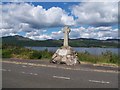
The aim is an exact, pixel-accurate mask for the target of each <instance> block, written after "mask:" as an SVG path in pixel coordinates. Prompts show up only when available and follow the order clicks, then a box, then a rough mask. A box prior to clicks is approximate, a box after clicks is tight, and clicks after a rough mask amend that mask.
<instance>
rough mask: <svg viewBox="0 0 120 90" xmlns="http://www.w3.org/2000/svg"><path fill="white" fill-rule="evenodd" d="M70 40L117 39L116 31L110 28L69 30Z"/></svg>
mask: <svg viewBox="0 0 120 90" xmlns="http://www.w3.org/2000/svg"><path fill="white" fill-rule="evenodd" d="M70 38H73V39H75V38H94V39H100V40H106V39H116V38H118V29H113V28H112V27H103V26H102V27H88V28H84V27H80V28H73V29H71V33H70Z"/></svg>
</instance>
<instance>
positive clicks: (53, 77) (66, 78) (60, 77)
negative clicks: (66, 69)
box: [53, 76, 70, 80]
mask: <svg viewBox="0 0 120 90" xmlns="http://www.w3.org/2000/svg"><path fill="white" fill-rule="evenodd" d="M53 78H60V79H67V80H70V78H69V77H62V76H53Z"/></svg>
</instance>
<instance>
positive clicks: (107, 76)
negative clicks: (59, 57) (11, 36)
mask: <svg viewBox="0 0 120 90" xmlns="http://www.w3.org/2000/svg"><path fill="white" fill-rule="evenodd" d="M0 70H1V71H2V87H3V88H118V71H117V68H114V67H100V66H99V67H98V66H92V65H82V64H81V65H77V66H66V65H55V64H49V63H48V62H44V61H38V60H14V59H7V60H3V61H2V68H1V69H0Z"/></svg>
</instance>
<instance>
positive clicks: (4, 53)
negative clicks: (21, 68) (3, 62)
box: [2, 50, 12, 58]
mask: <svg viewBox="0 0 120 90" xmlns="http://www.w3.org/2000/svg"><path fill="white" fill-rule="evenodd" d="M11 57H12V52H11V51H10V50H2V58H11Z"/></svg>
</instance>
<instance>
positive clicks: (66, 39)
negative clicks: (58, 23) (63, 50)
mask: <svg viewBox="0 0 120 90" xmlns="http://www.w3.org/2000/svg"><path fill="white" fill-rule="evenodd" d="M70 31H71V30H70V28H69V27H67V26H65V27H64V29H63V33H64V44H63V45H64V46H65V47H67V46H68V38H69V33H70Z"/></svg>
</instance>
